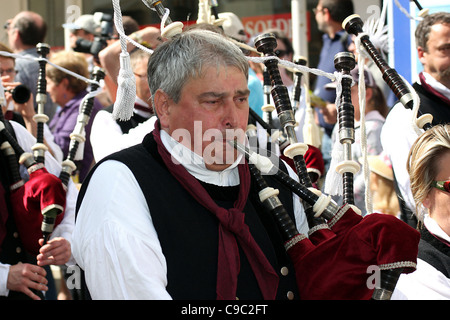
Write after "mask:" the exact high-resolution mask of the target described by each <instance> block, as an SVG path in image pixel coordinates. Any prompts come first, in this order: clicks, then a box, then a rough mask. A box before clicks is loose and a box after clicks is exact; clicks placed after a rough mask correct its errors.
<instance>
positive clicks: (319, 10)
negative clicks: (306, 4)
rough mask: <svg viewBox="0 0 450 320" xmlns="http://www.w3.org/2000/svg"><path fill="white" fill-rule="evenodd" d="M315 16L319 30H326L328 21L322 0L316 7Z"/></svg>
mask: <svg viewBox="0 0 450 320" xmlns="http://www.w3.org/2000/svg"><path fill="white" fill-rule="evenodd" d="M314 16H315V18H316V22H317V28H318V29H319V31H322V32H326V26H327V25H326V22H325V19H324V9H323V6H322V1H319V2H318V3H317V6H316V7H315V8H314Z"/></svg>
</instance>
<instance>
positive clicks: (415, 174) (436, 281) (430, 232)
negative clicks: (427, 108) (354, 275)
mask: <svg viewBox="0 0 450 320" xmlns="http://www.w3.org/2000/svg"><path fill="white" fill-rule="evenodd" d="M449 163H450V125H436V126H434V127H433V128H432V129H430V130H427V131H426V132H425V133H423V134H422V135H421V136H420V137H419V138H418V139H417V140H416V142H415V143H414V144H413V146H412V147H411V150H410V153H409V161H408V165H407V169H408V173H409V176H410V179H411V191H412V194H413V196H414V200H415V202H416V209H417V215H418V220H419V226H418V228H420V232H421V240H420V243H419V254H418V259H417V270H416V271H415V272H413V273H411V274H409V275H402V276H401V277H400V279H399V282H398V283H397V287H396V290H395V291H394V294H393V298H397V299H414V300H418V299H434V300H435V299H450V166H449V165H448V164H449Z"/></svg>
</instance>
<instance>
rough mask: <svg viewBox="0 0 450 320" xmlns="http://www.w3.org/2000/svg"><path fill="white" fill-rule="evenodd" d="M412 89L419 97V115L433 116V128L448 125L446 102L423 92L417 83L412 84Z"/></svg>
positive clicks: (449, 117)
mask: <svg viewBox="0 0 450 320" xmlns="http://www.w3.org/2000/svg"><path fill="white" fill-rule="evenodd" d="M413 88H414V90H416V92H417V94H418V95H419V97H420V107H419V109H420V111H421V113H422V114H426V113H429V114H431V115H432V116H433V122H432V124H433V126H434V125H436V124H446V123H450V104H449V103H448V102H446V101H443V100H442V99H440V98H439V97H437V96H436V95H434V94H432V93H431V92H429V91H427V90H425V89H424V88H423V87H422V86H421V85H420V84H418V83H414V84H413Z"/></svg>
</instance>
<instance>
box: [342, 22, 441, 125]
mask: <svg viewBox="0 0 450 320" xmlns="http://www.w3.org/2000/svg"><path fill="white" fill-rule="evenodd" d="M363 25H364V23H363V21H362V20H361V18H360V16H359V15H357V14H353V15H350V16H348V17H347V18H346V19H345V20H344V21H343V22H342V27H343V28H344V29H345V30H346V31H347V32H348V33H349V34H353V35H355V36H357V37H359V39H360V42H361V44H362V46H363V47H364V49H365V50H366V52H367V53H368V54H369V56H370V57H371V58H372V60H373V61H374V62H375V64H376V65H377V67H378V68H379V70H380V71H381V74H382V77H383V80H384V81H385V82H386V83H387V85H388V86H389V88H390V89H391V90H392V91H393V92H394V94H395V96H396V97H397V99H398V100H399V101H400V102H401V103H402V104H403V105H404V106H405V108H408V109H411V110H414V109H415V108H418V106H415V102H414V96H413V93H412V90H411V89H410V87H409V86H408V85H407V84H406V82H405V81H404V80H403V79H402V77H400V75H399V74H398V73H397V71H396V70H395V69H394V68H391V67H390V66H389V65H388V64H387V62H386V61H385V60H384V59H383V57H382V55H381V54H380V52H379V51H378V50H377V49H376V47H375V46H374V45H373V43H372V42H371V41H370V39H369V36H368V35H367V34H365V33H364V32H363ZM432 119H433V117H432V116H431V115H430V114H424V115H421V116H420V117H419V118H418V119H417V121H416V124H417V126H418V127H419V128H423V129H424V130H428V129H430V128H431V127H432V124H431V122H432Z"/></svg>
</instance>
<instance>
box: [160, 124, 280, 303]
mask: <svg viewBox="0 0 450 320" xmlns="http://www.w3.org/2000/svg"><path fill="white" fill-rule="evenodd" d="M153 136H154V138H155V141H156V144H157V147H158V153H159V154H160V156H161V158H162V159H163V161H164V163H165V164H166V166H167V168H168V169H169V171H170V173H171V174H172V175H173V176H174V177H175V178H176V179H177V180H178V182H180V183H181V185H182V186H183V187H184V188H185V189H186V191H188V192H189V193H190V194H191V195H192V196H193V197H194V199H195V200H197V201H198V202H199V203H200V204H201V205H202V206H204V207H205V208H206V209H208V210H209V211H211V212H212V213H214V214H215V216H216V217H217V219H218V220H219V248H218V251H219V256H218V262H217V266H218V270H217V287H216V293H217V299H219V300H234V299H236V290H237V278H238V274H239V269H240V259H239V249H238V244H237V241H239V244H240V246H241V248H242V250H243V251H244V253H245V255H246V257H247V259H248V261H249V263H250V266H251V268H252V270H253V272H254V274H255V277H256V280H257V281H258V285H259V288H260V289H261V292H262V295H263V298H264V299H275V296H276V293H277V288H278V280H279V279H278V276H277V274H276V272H275V271H274V270H273V268H272V265H271V264H270V263H269V261H268V260H267V258H266V256H265V255H264V253H263V252H262V250H261V248H259V246H258V244H257V243H256V241H255V239H254V238H253V236H252V235H251V233H250V230H249V228H248V226H247V225H246V224H245V222H244V218H245V214H244V213H243V212H242V210H243V209H244V206H245V204H246V202H247V197H248V194H249V191H250V172H249V169H248V165H246V164H239V166H238V169H239V179H240V190H239V196H238V199H237V200H236V202H235V203H234V207H233V208H231V209H229V210H227V209H225V208H222V207H219V206H218V205H217V204H216V202H215V201H214V200H213V199H212V198H211V197H210V195H209V194H208V192H207V191H206V190H205V188H203V186H202V185H201V184H200V182H199V181H198V180H197V179H195V177H193V176H192V175H191V174H189V172H188V171H187V170H186V169H185V168H184V167H183V166H182V165H178V164H174V163H173V161H172V159H171V155H170V153H169V152H168V151H167V149H166V148H165V147H164V145H163V143H162V141H161V136H160V128H159V121H157V122H156V123H155V130H153ZM236 240H237V241H236Z"/></svg>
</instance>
